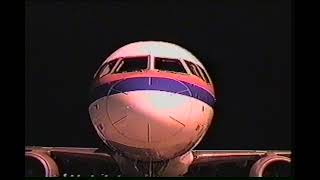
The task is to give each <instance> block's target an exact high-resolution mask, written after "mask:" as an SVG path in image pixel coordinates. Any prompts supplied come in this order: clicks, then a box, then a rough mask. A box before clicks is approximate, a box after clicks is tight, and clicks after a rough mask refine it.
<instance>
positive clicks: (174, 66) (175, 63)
mask: <svg viewBox="0 0 320 180" xmlns="http://www.w3.org/2000/svg"><path fill="white" fill-rule="evenodd" d="M154 68H155V69H158V70H163V71H172V72H180V73H187V71H186V70H185V69H184V67H183V65H182V63H181V61H180V60H178V59H169V58H159V57H156V58H155V62H154Z"/></svg>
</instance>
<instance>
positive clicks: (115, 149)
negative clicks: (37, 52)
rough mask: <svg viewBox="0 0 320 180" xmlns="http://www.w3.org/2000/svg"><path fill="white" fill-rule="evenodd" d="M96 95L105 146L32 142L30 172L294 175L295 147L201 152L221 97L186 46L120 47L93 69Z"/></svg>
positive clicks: (92, 111) (94, 112) (95, 113)
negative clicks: (292, 151) (200, 145)
mask: <svg viewBox="0 0 320 180" xmlns="http://www.w3.org/2000/svg"><path fill="white" fill-rule="evenodd" d="M91 95H92V96H91V97H90V99H91V101H90V102H91V103H90V105H89V108H88V109H89V115H90V119H91V122H92V124H93V126H94V128H95V130H96V132H97V134H98V135H99V137H100V138H101V140H102V141H103V143H104V145H105V147H104V148H103V149H101V148H77V147H39V146H27V147H26V148H25V160H26V163H25V176H26V177H29V176H45V177H59V176H60V177H67V176H71V177H79V176H91V177H93V176H95V177H96V176H104V177H108V176H142V177H158V176H169V177H173V176H198V175H199V174H200V173H206V175H207V176H209V175H210V176H230V175H228V174H224V171H225V172H233V173H237V172H238V171H237V169H243V172H241V173H240V174H239V173H238V175H239V176H250V177H264V176H290V175H291V167H292V166H291V151H290V150H279V151H278V150H195V147H196V146H197V145H198V144H199V142H200V141H201V140H202V138H203V137H204V135H205V134H206V131H207V130H208V128H209V126H210V125H211V124H213V123H212V118H213V116H214V105H215V102H216V97H215V92H214V86H213V82H212V80H211V78H210V76H209V74H208V72H207V71H206V68H205V67H204V66H203V64H202V63H201V62H200V60H199V59H197V58H196V57H195V56H194V55H193V54H192V53H191V52H189V51H188V50H186V49H184V48H183V47H181V46H178V45H176V44H173V43H169V42H163V41H139V42H134V43H130V44H127V45H125V46H123V47H121V48H119V49H118V50H116V51H115V52H114V53H112V54H111V55H110V56H109V57H108V58H107V59H105V60H104V62H103V63H102V65H101V66H100V67H99V68H98V70H97V71H96V73H95V74H94V77H93V83H92V87H91ZM201 169H202V170H203V169H204V171H201Z"/></svg>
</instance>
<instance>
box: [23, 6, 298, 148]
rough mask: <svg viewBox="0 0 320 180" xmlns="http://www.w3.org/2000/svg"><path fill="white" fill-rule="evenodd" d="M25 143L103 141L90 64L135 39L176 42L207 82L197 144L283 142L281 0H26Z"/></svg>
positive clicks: (284, 12)
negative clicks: (92, 105)
mask: <svg viewBox="0 0 320 180" xmlns="http://www.w3.org/2000/svg"><path fill="white" fill-rule="evenodd" d="M25 20H26V21H25V50H26V52H25V61H26V62H25V65H26V80H25V81H26V82H25V86H26V92H25V93H26V119H25V131H26V132H25V135H26V136H25V145H40V146H82V147H96V146H99V145H101V143H100V141H99V138H98V136H97V135H96V132H95V130H94V129H93V127H92V125H91V121H90V118H89V114H88V103H89V101H88V100H89V86H90V83H91V79H92V77H93V74H94V72H95V71H96V70H97V68H98V67H99V66H100V64H101V63H102V62H103V60H104V59H105V58H106V57H107V56H109V55H110V54H111V53H112V52H113V51H115V50H116V49H118V48H120V47H121V46H124V45H126V44H128V43H131V42H135V41H141V40H161V41H167V42H172V43H175V44H178V45H180V46H182V47H184V48H186V49H188V50H189V51H191V52H192V53H193V54H194V55H195V56H196V57H198V58H199V59H200V60H201V61H202V63H203V64H204V65H205V67H207V70H208V72H209V74H210V76H211V78H212V79H213V81H214V82H215V89H216V97H217V104H216V108H215V109H216V114H215V117H214V123H213V126H212V127H211V128H210V129H209V131H208V133H207V134H206V136H205V138H204V139H203V141H202V143H201V144H200V145H199V146H198V147H197V149H291V144H292V140H293V139H292V111H291V108H292V99H291V95H292V88H291V84H292V77H291V69H292V68H291V67H292V59H291V53H292V52H291V43H292V42H291V5H290V1H289V0H286V1H285V0H264V1H263V0H260V1H228V2H225V1H201V3H200V2H198V1H194V3H189V4H187V3H175V2H170V1H168V2H166V1H163V2H162V3H161V4H160V3H155V2H153V3H149V4H142V3H138V4H134V3H133V2H131V1H127V2H124V1H120V2H109V3H98V2H91V3H89V2H81V1H79V2H77V3H75V2H74V3H62V2H51V3H49V2H47V3H44V2H42V3H40V2H35V1H34V2H30V1H29V2H27V3H26V16H25Z"/></svg>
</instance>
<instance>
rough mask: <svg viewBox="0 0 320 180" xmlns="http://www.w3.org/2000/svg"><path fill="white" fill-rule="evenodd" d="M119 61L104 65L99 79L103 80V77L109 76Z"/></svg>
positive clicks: (99, 73)
mask: <svg viewBox="0 0 320 180" xmlns="http://www.w3.org/2000/svg"><path fill="white" fill-rule="evenodd" d="M116 62H117V60H112V61H109V62H107V63H105V64H104V65H102V67H101V68H100V70H99V72H98V75H99V78H102V77H103V76H105V75H107V74H109V73H110V72H111V70H112V69H113V67H114V65H115V64H116Z"/></svg>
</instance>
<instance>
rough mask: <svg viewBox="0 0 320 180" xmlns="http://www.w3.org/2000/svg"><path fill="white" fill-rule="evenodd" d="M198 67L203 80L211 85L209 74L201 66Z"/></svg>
mask: <svg viewBox="0 0 320 180" xmlns="http://www.w3.org/2000/svg"><path fill="white" fill-rule="evenodd" d="M197 67H198V69H199V71H200V73H201V75H202V77H203V79H204V80H205V81H206V83H210V80H209V77H208V74H207V73H206V72H205V71H204V69H202V68H201V67H200V66H199V65H197Z"/></svg>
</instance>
